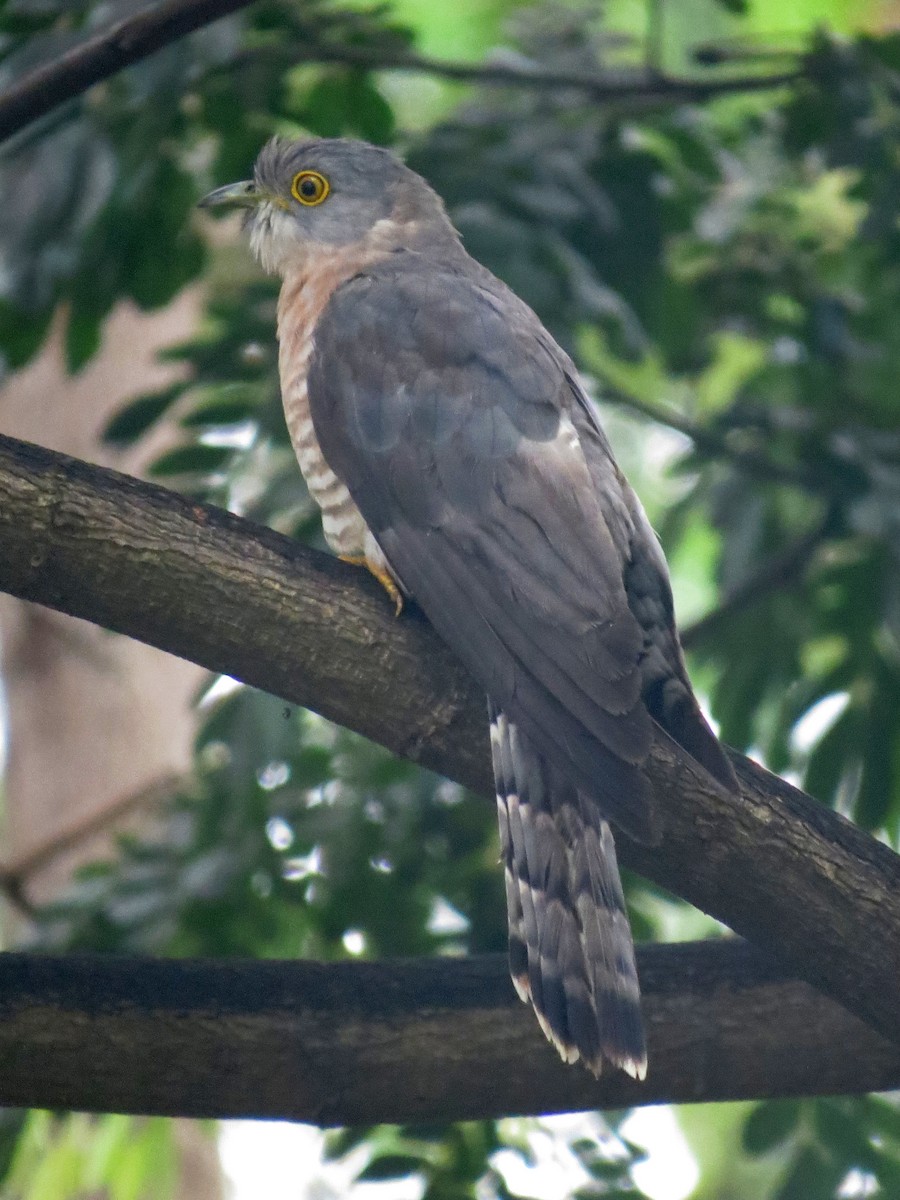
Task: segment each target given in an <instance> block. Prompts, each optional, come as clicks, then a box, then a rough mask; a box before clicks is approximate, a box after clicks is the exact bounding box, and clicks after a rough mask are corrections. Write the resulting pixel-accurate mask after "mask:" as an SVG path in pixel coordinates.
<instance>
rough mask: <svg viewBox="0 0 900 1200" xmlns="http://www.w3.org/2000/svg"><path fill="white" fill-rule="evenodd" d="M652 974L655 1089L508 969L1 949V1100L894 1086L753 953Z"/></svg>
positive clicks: (584, 1099) (896, 1052)
mask: <svg viewBox="0 0 900 1200" xmlns="http://www.w3.org/2000/svg"><path fill="white" fill-rule="evenodd" d="M638 963H639V969H640V973H641V982H642V987H643V993H644V1015H645V1020H646V1023H647V1030H648V1038H649V1053H650V1074H649V1076H648V1078H647V1080H646V1082H645V1083H643V1084H636V1083H635V1082H634V1081H633V1080H631V1079H629V1078H628V1077H627V1076H626V1075H623V1074H622V1073H621V1072H610V1074H609V1075H607V1076H604V1077H603V1078H602V1079H600V1080H599V1081H595V1080H594V1079H592V1077H591V1076H590V1075H589V1074H588V1073H587V1071H583V1070H580V1069H577V1068H572V1067H566V1066H564V1065H563V1064H562V1063H561V1062H560V1061H559V1059H558V1058H557V1056H556V1054H555V1052H554V1051H553V1050H552V1049H551V1047H550V1046H549V1045H548V1044H547V1042H546V1041H545V1040H544V1038H543V1036H542V1035H541V1033H540V1031H539V1029H538V1028H537V1024H536V1022H535V1021H534V1019H533V1017H532V1015H531V1013H530V1012H529V1011H528V1010H527V1009H526V1007H525V1006H524V1005H522V1004H521V1003H520V1002H519V1001H518V1000H517V999H516V997H515V994H514V993H513V990H512V985H511V984H510V981H509V975H508V972H507V967H506V962H505V959H503V958H502V957H500V956H499V955H497V956H491V957H481V958H472V959H441V958H435V959H420V960H408V961H400V960H396V961H390V962H378V963H360V962H347V963H309V962H305V963H286V962H258V961H253V962H246V961H234V960H231V961H218V962H202V961H191V960H186V961H185V960H181V961H179V960H168V961H167V960H163V959H148V958H130V957H124V956H122V957H120V956H96V955H95V956H87V955H69V956H65V957H57V958H54V957H50V956H47V957H44V956H39V955H26V954H3V955H0V997H2V1001H0V1010H2V1017H3V1019H2V1021H0V1104H3V1105H10V1106H17V1107H32V1106H37V1107H41V1108H64V1109H88V1110H91V1111H101V1112H110V1111H112V1112H134V1113H147V1114H150V1113H157V1114H163V1115H171V1116H190V1117H238V1116H244V1117H246V1116H253V1117H281V1118H289V1119H293V1120H301V1121H313V1122H316V1123H317V1124H320V1125H334V1124H342V1125H345V1124H346V1125H352V1124H358V1123H372V1122H375V1121H379V1122H380V1121H397V1122H401V1121H437V1120H448V1119H452V1120H460V1119H474V1118H479V1117H494V1116H500V1115H506V1114H514V1113H545V1112H559V1111H571V1110H577V1109H588V1108H612V1107H615V1108H619V1107H622V1106H625V1105H633V1104H656V1103H660V1102H664V1101H675V1102H677V1101H684V1102H696V1101H699V1100H736V1099H748V1098H763V1097H769V1096H793V1095H810V1094H816V1095H825V1094H832V1093H844V1092H859V1091H875V1090H881V1089H886V1088H895V1087H897V1086H898V1085H900V1048H898V1047H897V1046H895V1045H892V1044H891V1043H889V1042H886V1041H884V1040H883V1039H882V1038H880V1037H879V1036H878V1035H877V1034H875V1033H873V1032H872V1030H871V1029H869V1028H868V1027H867V1026H866V1025H864V1024H863V1023H862V1022H860V1021H857V1020H856V1019H855V1018H854V1017H851V1016H850V1015H849V1014H848V1013H847V1012H845V1011H844V1010H843V1009H842V1008H841V1007H840V1006H838V1005H836V1004H833V1003H832V1002H831V1001H829V1000H826V999H825V998H824V997H822V996H820V995H819V994H818V993H816V992H815V991H813V990H812V989H811V988H809V987H807V986H806V985H805V984H802V983H797V982H796V981H794V980H791V979H789V978H788V977H786V976H785V974H784V972H783V971H781V970H780V969H779V968H778V967H777V966H776V965H775V964H774V963H773V962H771V961H770V960H767V959H766V958H764V956H763V955H761V954H760V953H759V952H758V951H757V950H755V949H753V948H752V947H750V946H749V945H747V944H746V943H743V942H700V943H694V944H682V945H678V946H646V947H641V948H640V949H639V951H638ZM386 1081H389V1083H390V1086H385V1084H386Z"/></svg>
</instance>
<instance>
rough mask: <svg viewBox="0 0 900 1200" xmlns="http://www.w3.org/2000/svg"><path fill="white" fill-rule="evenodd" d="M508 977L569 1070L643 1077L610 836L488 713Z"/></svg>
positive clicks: (589, 807) (581, 799) (517, 735)
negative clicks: (607, 1066)
mask: <svg viewBox="0 0 900 1200" xmlns="http://www.w3.org/2000/svg"><path fill="white" fill-rule="evenodd" d="M491 747H492V751H493V757H494V775H495V779H496V784H497V808H498V814H499V819H500V840H501V853H502V858H503V863H504V868H505V878H506V895H507V907H508V912H509V954H510V972H511V974H512V978H513V983H514V984H515V987H516V991H517V992H518V993H519V995H520V996H521V998H522V999H523V1000H529V1001H530V1002H531V1004H532V1006H533V1007H534V1010H535V1013H536V1015H537V1018H538V1021H539V1023H540V1025H541V1028H542V1029H543V1030H544V1033H545V1034H546V1035H547V1037H548V1039H549V1040H550V1041H551V1042H552V1044H553V1045H554V1046H555V1047H556V1049H557V1050H558V1051H559V1054H560V1056H561V1057H562V1058H563V1060H564V1061H566V1062H574V1061H575V1060H577V1059H578V1058H581V1059H582V1061H583V1062H584V1064H585V1066H587V1067H588V1069H589V1070H590V1071H592V1072H593V1073H594V1074H595V1075H599V1074H600V1071H601V1068H602V1065H603V1063H604V1062H611V1063H613V1064H614V1065H616V1066H619V1067H621V1068H622V1069H623V1070H624V1071H627V1072H628V1073H629V1074H630V1075H632V1076H634V1077H635V1078H638V1079H643V1078H644V1076H645V1074H646V1069H647V1056H646V1049H645V1045H644V1032H643V1025H642V1021H641V1013H640V992H639V988H638V980H637V969H636V966H635V961H634V947H633V945H632V940H631V930H630V928H629V925H628V917H627V915H626V912H625V900H624V897H623V895H622V885H621V882H620V880H619V871H618V866H617V863H616V853H615V847H614V845H613V839H612V833H611V831H610V828H609V826H608V824H607V823H606V822H605V821H604V820H603V819H602V817H601V816H600V814H599V812H598V811H597V808H596V804H595V802H593V801H592V800H591V799H590V798H589V797H586V796H584V795H582V794H580V793H579V792H578V790H577V789H576V788H575V787H574V786H572V785H571V784H570V783H569V782H568V781H567V780H566V779H565V778H563V777H562V776H561V775H560V774H559V772H557V771H555V770H554V768H553V767H552V766H551V764H550V763H548V762H547V760H546V759H544V758H543V757H542V756H541V755H540V754H538V752H537V751H536V750H535V749H534V748H533V747H532V746H531V745H530V744H529V743H528V741H527V740H526V739H525V738H524V737H523V736H522V734H521V732H520V731H519V729H518V728H517V726H516V725H515V723H514V722H512V721H510V720H509V719H508V718H507V717H506V715H505V714H504V713H503V712H501V711H500V710H499V709H498V708H496V706H494V705H491Z"/></svg>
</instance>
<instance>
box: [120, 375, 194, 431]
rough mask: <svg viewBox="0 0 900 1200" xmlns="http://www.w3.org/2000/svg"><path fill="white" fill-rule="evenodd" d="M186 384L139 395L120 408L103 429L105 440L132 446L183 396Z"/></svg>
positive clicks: (176, 384) (178, 384)
mask: <svg viewBox="0 0 900 1200" xmlns="http://www.w3.org/2000/svg"><path fill="white" fill-rule="evenodd" d="M185 386H186V385H185V384H183V383H174V384H172V385H171V387H168V388H164V389H163V390H162V391H159V392H153V393H152V394H148V395H146V396H138V397H137V399H135V400H132V401H130V403H128V404H126V405H125V407H124V408H122V409H120V410H119V411H118V412H117V413H116V415H115V416H114V417H112V419H111V420H110V421H109V423H108V424H107V426H106V428H105V429H104V430H103V434H102V436H103V440H104V441H105V442H111V443H112V444H113V445H116V446H130V445H131V444H132V443H133V442H136V441H137V440H138V438H140V437H142V436H143V435H144V434H145V433H146V432H147V430H148V429H149V428H150V426H151V425H154V424H155V423H156V422H157V421H158V420H159V418H160V417H161V416H162V415H163V414H164V413H165V412H167V411H168V409H169V408H171V406H172V405H173V404H174V403H175V401H176V400H177V399H178V398H179V396H181V395H182V394H183V392H184V389H185Z"/></svg>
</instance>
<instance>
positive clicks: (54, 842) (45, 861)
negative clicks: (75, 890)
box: [0, 774, 181, 907]
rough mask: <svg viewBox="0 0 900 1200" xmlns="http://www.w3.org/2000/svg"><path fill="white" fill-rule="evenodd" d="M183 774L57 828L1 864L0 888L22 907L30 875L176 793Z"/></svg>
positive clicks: (166, 776)
mask: <svg viewBox="0 0 900 1200" xmlns="http://www.w3.org/2000/svg"><path fill="white" fill-rule="evenodd" d="M180 782H181V777H180V776H178V775H174V774H170V775H164V776H162V777H161V778H159V779H157V780H154V782H153V783H150V784H148V785H147V786H146V787H143V788H140V789H139V790H138V791H136V792H129V793H128V795H126V796H116V797H115V799H113V800H111V801H110V802H109V803H108V804H104V805H101V806H100V807H99V808H97V809H95V810H94V811H93V812H91V813H89V814H88V815H87V816H85V817H82V818H81V819H80V820H78V821H73V822H72V824H71V825H69V826H68V828H66V829H62V830H58V831H57V832H55V833H54V834H53V835H52V836H51V837H49V838H47V839H46V841H43V842H41V844H40V845H39V846H35V848H34V849H33V850H29V851H28V852H27V853H26V854H22V855H20V856H19V857H18V858H15V859H13V860H12V861H11V862H7V863H0V888H2V889H3V891H4V892H6V894H7V896H8V897H9V898H10V899H11V900H12V901H13V902H14V903H16V904H17V905H19V906H20V907H21V906H22V904H23V903H27V901H25V896H24V888H25V885H26V883H27V882H28V879H29V878H30V876H32V875H34V874H35V873H36V872H38V871H40V870H43V869H44V868H45V867H47V866H49V865H50V863H52V862H53V860H54V859H55V858H58V857H59V856H60V855H61V854H66V853H67V852H68V851H70V850H74V849H75V847H76V846H78V845H79V844H80V843H81V842H83V841H85V840H86V839H87V838H90V837H94V836H95V835H96V834H98V833H103V832H104V831H105V830H107V829H109V827H110V826H111V825H114V824H115V823H116V822H118V821H120V820H121V819H122V818H123V817H125V816H127V815H128V814H129V813H131V812H134V811H135V810H136V809H140V808H149V807H156V806H157V805H159V804H162V803H163V801H164V800H167V799H169V797H171V796H172V795H174V793H175V789H176V788H177V787H178V785H179V783H180Z"/></svg>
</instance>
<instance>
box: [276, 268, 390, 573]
mask: <svg viewBox="0 0 900 1200" xmlns="http://www.w3.org/2000/svg"><path fill="white" fill-rule="evenodd" d="M339 268H340V264H338V263H333V264H330V269H329V268H324V269H323V268H319V269H317V270H311V271H309V272H302V273H297V274H295V275H293V276H289V277H288V278H286V279H285V281H284V283H283V284H282V288H281V295H280V296H279V299H278V370H279V375H280V377H281V397H282V402H283V404H284V416H285V420H286V422H287V427H288V432H289V433H290V435H291V442H292V444H293V447H294V453H295V454H296V455H297V461H298V462H299V464H300V470H301V471H302V472H303V478H304V479H305V480H306V486H307V487H308V488H309V493H310V495H311V496H312V498H313V499H314V500H315V502H316V503H317V504H318V506H319V508H320V509H321V510H322V529H323V532H324V534H325V538H326V540H327V542H328V544H329V546H330V547H331V548H332V550H334V552H335V553H336V554H340V555H344V556H352V557H356V556H363V555H366V553H367V546H368V545H370V544H371V542H372V535H371V534H370V533H369V529H368V526H367V525H366V523H365V521H364V520H363V516H362V513H361V512H360V511H359V509H358V508H357V507H356V505H355V503H354V502H353V498H352V497H351V495H350V493H349V491H348V490H347V488H346V487H345V486H344V484H343V483H342V482H341V480H340V479H338V477H337V476H336V475H335V473H334V471H332V469H331V468H330V467H329V465H328V463H327V462H326V461H325V456H324V455H323V453H322V449H321V447H320V445H319V439H318V438H317V437H316V431H315V428H314V426H313V421H312V415H311V414H310V410H309V393H308V391H307V378H308V375H309V364H310V360H311V359H312V354H313V339H314V334H315V327H316V323H317V321H318V319H319V317H320V316H321V314H322V311H323V310H324V308H325V305H326V304H327V303H328V300H329V298H330V297H331V294H332V292H333V291H334V289H335V288H336V287H337V286H338V285H339V284H340V283H342V282H343V280H344V279H345V278H347V275H348V272H347V270H346V267H345V268H344V270H343V271H342V270H340V269H339Z"/></svg>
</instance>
